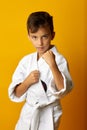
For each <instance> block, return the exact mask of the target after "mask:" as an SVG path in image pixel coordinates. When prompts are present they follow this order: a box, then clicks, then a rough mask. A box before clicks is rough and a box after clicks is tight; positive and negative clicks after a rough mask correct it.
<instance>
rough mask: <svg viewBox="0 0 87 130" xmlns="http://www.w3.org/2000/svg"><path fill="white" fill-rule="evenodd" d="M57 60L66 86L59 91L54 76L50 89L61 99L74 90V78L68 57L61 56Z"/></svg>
mask: <svg viewBox="0 0 87 130" xmlns="http://www.w3.org/2000/svg"><path fill="white" fill-rule="evenodd" d="M56 62H57V65H58V68H59V70H60V72H61V74H62V76H63V81H64V82H63V83H64V88H63V89H61V90H59V91H58V90H57V87H56V85H55V82H54V79H53V77H52V80H51V82H50V86H49V89H50V92H51V93H52V95H54V96H56V97H57V98H58V99H60V98H62V97H63V96H65V95H66V94H67V93H69V92H70V91H71V90H72V88H73V83H72V79H71V76H70V72H69V68H68V63H67V61H66V59H65V58H64V57H63V56H60V57H59V58H58V59H57V61H56Z"/></svg>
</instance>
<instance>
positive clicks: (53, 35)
mask: <svg viewBox="0 0 87 130" xmlns="http://www.w3.org/2000/svg"><path fill="white" fill-rule="evenodd" d="M54 37H55V32H53V33H52V39H51V40H53V39H54Z"/></svg>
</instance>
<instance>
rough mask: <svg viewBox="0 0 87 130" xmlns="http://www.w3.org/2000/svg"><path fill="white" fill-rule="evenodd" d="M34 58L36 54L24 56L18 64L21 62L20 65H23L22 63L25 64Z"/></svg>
mask: <svg viewBox="0 0 87 130" xmlns="http://www.w3.org/2000/svg"><path fill="white" fill-rule="evenodd" d="M35 56H36V52H33V53H30V54H27V55H25V56H23V57H22V58H21V60H20V62H22V63H23V62H24V63H25V62H28V61H30V60H32V59H34V58H35Z"/></svg>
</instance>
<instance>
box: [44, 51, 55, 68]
mask: <svg viewBox="0 0 87 130" xmlns="http://www.w3.org/2000/svg"><path fill="white" fill-rule="evenodd" d="M42 58H43V59H44V60H45V61H46V62H47V64H48V65H49V66H53V65H55V63H56V62H55V55H54V54H53V52H52V51H51V50H49V51H47V52H46V53H44V54H43V56H42Z"/></svg>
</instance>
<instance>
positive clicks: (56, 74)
mask: <svg viewBox="0 0 87 130" xmlns="http://www.w3.org/2000/svg"><path fill="white" fill-rule="evenodd" d="M50 68H51V71H52V74H53V77H54V81H55V85H56V87H57V89H58V90H61V89H63V88H64V82H63V76H62V74H61V72H60V71H59V69H58V67H57V65H56V63H54V64H53V65H52V66H50Z"/></svg>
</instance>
